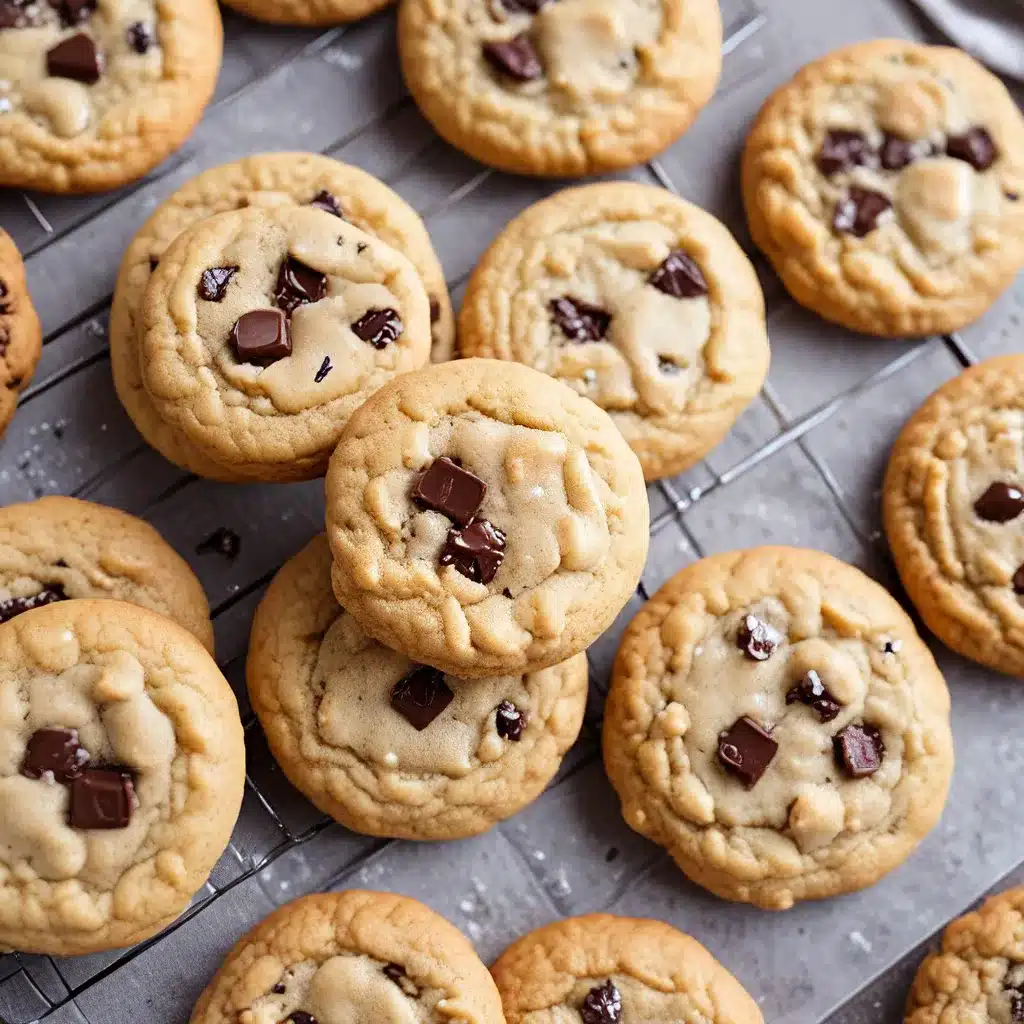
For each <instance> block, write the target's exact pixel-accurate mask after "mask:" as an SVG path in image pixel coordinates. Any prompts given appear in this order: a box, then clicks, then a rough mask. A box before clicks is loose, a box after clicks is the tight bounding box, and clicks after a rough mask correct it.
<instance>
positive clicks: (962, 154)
mask: <svg viewBox="0 0 1024 1024" xmlns="http://www.w3.org/2000/svg"><path fill="white" fill-rule="evenodd" d="M997 155H998V154H997V153H996V144H995V143H994V142H993V141H992V136H991V135H989V133H988V132H987V131H986V130H985V129H984V128H971V129H970V130H969V131H968V132H966V133H965V134H964V135H951V136H950V137H949V138H948V139H946V156H951V157H953V159H954V160H964V161H966V162H967V163H969V164H970V165H971V166H972V167H973V168H974V169H975V170H976V171H987V170H988V169H989V168H990V167H991V166H992V165H993V164H994V163H995V161H996V156H997Z"/></svg>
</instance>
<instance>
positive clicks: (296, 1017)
mask: <svg viewBox="0 0 1024 1024" xmlns="http://www.w3.org/2000/svg"><path fill="white" fill-rule="evenodd" d="M288 1020H290V1021H291V1022H292V1024H317V1019H316V1017H314V1016H313V1014H311V1013H306V1011H305V1010H292V1012H291V1014H289V1016H288ZM286 1024H287V1022H286Z"/></svg>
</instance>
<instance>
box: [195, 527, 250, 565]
mask: <svg viewBox="0 0 1024 1024" xmlns="http://www.w3.org/2000/svg"><path fill="white" fill-rule="evenodd" d="M241 550H242V538H241V537H239V536H238V534H237V533H235V531H234V530H231V529H228V527H226V526H218V527H217V529H216V530H214V531H213V533H211V534H210V536H209V537H207V538H206V540H201V541H200V542H199V543H198V544H197V545H196V554H197V555H209V554H214V555H223V556H224V557H225V558H227V559H228V560H229V561H232V562H233V561H234V560H235V559H236V558H237V557H238V552H239V551H241Z"/></svg>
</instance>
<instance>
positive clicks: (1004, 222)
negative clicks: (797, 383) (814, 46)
mask: <svg viewBox="0 0 1024 1024" xmlns="http://www.w3.org/2000/svg"><path fill="white" fill-rule="evenodd" d="M742 187H743V198H744V203H745V205H746V210H747V219H748V222H749V225H750V232H751V235H752V236H753V239H754V241H755V243H756V244H757V245H758V247H759V248H760V249H761V250H762V251H763V252H764V253H765V254H766V255H767V256H768V258H769V259H770V260H771V262H772V264H773V265H774V267H775V269H776V271H777V272H778V274H779V276H780V277H781V278H782V281H783V283H784V284H785V285H786V287H787V289H788V290H789V291H790V293H791V294H792V295H793V297H794V298H796V300H797V301H798V302H800V303H802V304H803V305H805V306H808V307H809V308H811V309H813V310H814V311H815V312H817V313H819V314H820V315H821V316H824V317H826V318H827V319H829V320H834V321H836V322H837V323H840V324H843V325H845V326H847V327H849V328H851V329H852V330H856V331H862V332H864V333H867V334H876V335H884V336H896V337H898V336H915V335H923V334H929V333H942V332H949V331H953V330H956V329H958V328H960V327H963V326H964V325H965V324H967V323H970V322H971V321H972V320H975V319H976V318H977V317H979V316H980V315H981V314H982V313H983V312H984V311H985V310H986V309H987V308H988V306H989V305H991V304H992V302H994V301H995V299H996V297H997V296H998V295H999V294H1000V293H1001V292H1002V291H1003V290H1004V289H1005V288H1007V287H1008V286H1009V285H1010V283H1011V282H1012V281H1013V279H1014V277H1015V276H1016V274H1017V272H1018V271H1019V270H1020V269H1021V267H1022V266H1024V116H1022V115H1021V112H1020V111H1019V110H1018V109H1017V107H1016V105H1015V104H1014V102H1013V100H1012V99H1011V97H1010V95H1009V93H1008V92H1007V91H1006V89H1005V87H1004V86H1003V85H1002V83H1001V82H1000V81H999V79H998V78H996V77H995V76H994V75H992V74H990V73H989V72H988V71H986V70H985V69H984V68H983V67H982V66H981V65H980V64H978V63H977V62H976V61H975V60H973V58H971V57H969V56H968V55H967V54H966V53H964V52H962V51H960V50H955V49H951V48H948V47H939V46H925V45H922V44H918V43H912V42H906V41H903V40H878V41H875V42H869V43H858V44H856V45H854V46H849V47H846V48H844V49H842V50H837V51H836V52H834V53H832V54H829V55H828V56H826V57H823V58H822V59H821V60H818V61H815V62H814V63H812V64H809V65H807V66H806V67H805V68H803V70H801V71H800V72H798V74H797V75H796V77H794V78H793V79H792V81H790V82H789V83H787V84H786V85H784V86H782V87H781V88H780V89H779V90H777V91H776V92H775V93H774V94H773V95H772V96H771V97H770V98H769V99H768V101H767V103H765V105H764V107H762V109H761V112H760V114H759V115H758V118H757V120H756V122H755V124H754V127H753V129H752V130H751V133H750V135H749V137H748V139H747V144H746V149H745V151H744V155H743V171H742Z"/></svg>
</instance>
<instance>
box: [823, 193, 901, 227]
mask: <svg viewBox="0 0 1024 1024" xmlns="http://www.w3.org/2000/svg"><path fill="white" fill-rule="evenodd" d="M891 207H892V203H890V202H889V200H888V199H887V198H886V197H885V196H883V195H882V193H881V192H873V191H872V190H871V189H869V188H861V187H860V186H859V185H851V186H850V190H849V192H848V193H847V194H846V196H845V197H844V198H843V199H840V200H839V202H838V203H836V210H835V214H834V215H833V217H832V227H833V228H835V230H836V231H840V232H842V233H843V234H847V235H853V236H854V237H856V238H863V237H864V236H865V235H870V234H871V232H872V231H874V230H875V228H876V227H878V218H879V217H881V216H882V214H883V213H885V211H886V210H888V209H890V208H891Z"/></svg>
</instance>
